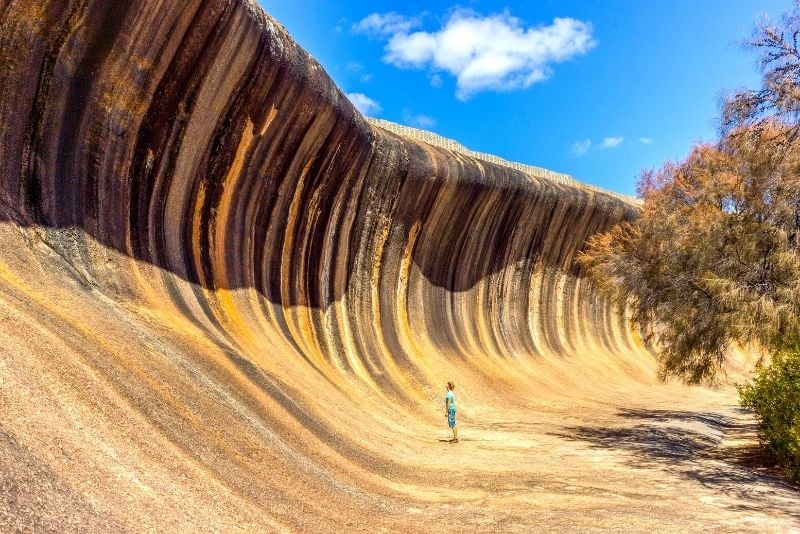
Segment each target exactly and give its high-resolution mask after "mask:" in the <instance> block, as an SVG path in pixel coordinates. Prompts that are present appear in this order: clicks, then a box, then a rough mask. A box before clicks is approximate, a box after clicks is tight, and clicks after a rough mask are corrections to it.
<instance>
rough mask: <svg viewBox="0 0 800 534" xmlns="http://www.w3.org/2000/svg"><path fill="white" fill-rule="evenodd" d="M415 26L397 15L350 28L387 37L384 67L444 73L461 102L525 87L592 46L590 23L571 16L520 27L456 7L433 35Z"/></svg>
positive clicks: (497, 16)
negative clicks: (453, 82)
mask: <svg viewBox="0 0 800 534" xmlns="http://www.w3.org/2000/svg"><path fill="white" fill-rule="evenodd" d="M417 25H418V19H407V18H404V17H401V16H400V15H397V13H386V14H383V15H381V14H378V13H373V14H372V15H370V16H369V17H367V18H365V19H364V20H362V21H361V22H359V23H358V24H356V25H355V26H354V28H356V29H357V31H360V32H362V33H367V34H371V35H378V36H383V37H384V38H386V39H388V42H387V44H386V47H385V52H386V54H385V55H384V58H383V59H384V61H385V62H386V63H390V64H392V65H395V66H397V67H402V68H420V69H421V68H429V69H432V70H433V71H434V72H441V71H443V72H447V73H450V74H451V75H453V76H454V77H455V78H456V88H457V93H456V94H457V96H458V98H459V99H462V100H466V99H468V98H470V97H471V96H472V95H474V94H476V93H479V92H481V91H510V90H516V89H522V88H525V87H529V86H530V85H532V84H534V83H536V82H539V81H542V80H545V79H546V78H548V77H549V76H550V75H551V72H552V67H551V65H552V64H554V63H558V62H561V61H566V60H568V59H570V58H572V57H575V56H577V55H581V54H585V53H586V52H588V51H589V50H590V49H591V48H592V47H594V46H595V44H596V42H595V41H594V39H593V38H592V26H591V24H589V23H588V22H583V21H580V20H576V19H572V18H556V19H554V20H553V23H552V24H550V25H549V26H544V25H542V26H537V27H527V28H526V27H525V26H524V25H523V23H522V21H521V20H520V19H518V18H516V17H513V16H511V15H510V14H509V13H508V12H504V13H500V14H495V15H489V16H485V17H484V16H481V15H479V14H477V13H476V12H474V11H471V10H465V9H457V10H455V11H453V12H452V13H451V15H450V16H449V18H448V19H447V20H446V21H445V24H444V26H443V27H442V28H441V29H439V30H438V31H434V32H426V31H417V32H413V33H411V29H413V28H414V27H416V26H417ZM432 79H435V78H432Z"/></svg>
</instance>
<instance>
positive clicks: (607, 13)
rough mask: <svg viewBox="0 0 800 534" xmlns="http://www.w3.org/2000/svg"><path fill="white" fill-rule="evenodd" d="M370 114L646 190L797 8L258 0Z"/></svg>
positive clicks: (633, 2)
mask: <svg viewBox="0 0 800 534" xmlns="http://www.w3.org/2000/svg"><path fill="white" fill-rule="evenodd" d="M260 2H261V5H262V6H263V7H264V8H265V9H266V10H267V12H268V13H270V14H271V15H272V16H273V17H275V18H276V19H277V20H278V22H280V23H281V24H283V25H284V26H285V27H286V29H287V30H288V31H289V33H291V35H292V36H293V37H294V39H295V40H296V41H297V42H298V43H300V45H301V46H303V47H304V48H305V49H306V50H307V51H308V52H309V53H311V54H312V55H313V56H314V57H315V58H316V59H317V60H318V61H319V62H320V63H321V64H322V65H323V67H324V68H325V69H326V70H327V71H328V73H329V74H330V75H331V77H332V78H333V79H334V80H335V81H336V83H337V84H338V85H339V86H340V87H341V88H342V90H343V91H344V92H345V93H347V94H349V95H351V99H352V100H354V101H355V102H356V103H357V104H358V105H359V106H360V107H361V108H362V109H365V110H366V111H367V112H368V114H369V115H372V116H376V117H380V118H383V119H387V120H390V121H394V122H399V123H402V124H408V125H410V126H416V127H421V128H424V129H427V130H431V131H434V132H436V133H439V134H441V135H443V136H445V137H449V138H452V139H455V140H457V141H459V142H461V143H462V144H464V145H466V146H467V147H469V148H470V149H472V150H478V151H481V152H489V153H492V154H496V155H498V156H501V157H503V158H506V159H509V160H513V161H519V162H522V163H528V164H532V165H538V166H541V167H546V168H548V169H551V170H554V171H558V172H565V173H568V174H571V175H572V176H574V177H575V178H577V179H579V180H582V181H584V182H588V183H592V184H595V185H598V186H601V187H605V188H608V189H611V190H614V191H618V192H621V193H627V194H633V193H634V191H635V183H636V178H637V176H638V175H639V173H640V171H641V170H642V169H645V168H652V167H660V166H661V165H662V164H663V162H664V161H667V160H680V159H683V158H684V157H685V156H686V154H687V153H688V151H689V149H690V147H691V146H692V144H693V143H695V142H697V141H700V140H711V139H713V138H714V136H715V132H716V123H715V120H716V117H717V116H718V107H717V104H718V101H719V98H720V96H721V94H722V93H723V92H724V91H726V90H732V89H735V88H737V87H742V86H749V87H755V86H756V85H757V84H758V81H759V75H758V71H757V68H756V63H755V55H754V54H753V53H752V52H748V51H745V50H742V47H741V45H740V43H741V41H742V40H743V39H745V38H747V37H749V36H750V35H751V34H752V31H753V28H754V26H755V23H756V22H757V21H758V20H759V18H760V17H762V16H769V17H771V18H773V19H777V18H778V17H779V16H780V15H781V14H782V13H783V12H785V11H787V10H788V9H789V8H790V7H791V5H792V1H791V0H759V1H754V0H674V1H666V0H604V1H595V0H565V1H555V0H536V1H528V2H526V1H518V2H503V1H496V0H472V1H470V0H467V1H464V2H461V3H450V2H433V1H426V2H421V1H415V0H410V1H407V2H381V1H369V2H367V1H362V0H340V1H330V2H328V1H319V2H305V3H304V2H297V1H293V2H287V1H283V0H260Z"/></svg>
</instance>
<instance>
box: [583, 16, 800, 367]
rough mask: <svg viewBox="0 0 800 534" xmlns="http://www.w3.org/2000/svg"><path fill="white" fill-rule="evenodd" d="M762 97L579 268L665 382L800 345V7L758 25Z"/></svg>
mask: <svg viewBox="0 0 800 534" xmlns="http://www.w3.org/2000/svg"><path fill="white" fill-rule="evenodd" d="M749 44H750V46H751V47H753V48H754V49H755V50H757V51H759V53H760V56H761V58H760V64H761V67H762V74H763V78H762V86H761V88H760V89H757V90H754V91H749V90H745V91H740V92H738V93H736V94H734V95H732V96H730V97H729V98H728V99H726V100H725V101H724V102H723V103H722V110H721V111H722V121H721V124H720V134H721V136H720V139H719V140H718V141H717V142H716V143H713V144H700V145H697V146H695V147H694V148H693V149H692V151H691V153H690V154H689V156H688V157H687V158H686V160H684V161H682V162H679V163H667V164H665V165H664V166H663V167H662V168H661V169H660V170H658V171H649V172H645V173H644V174H643V175H642V177H641V179H640V181H639V194H640V196H641V197H642V198H643V199H644V205H643V208H642V211H641V213H640V216H639V217H638V218H637V219H636V220H634V221H629V222H624V223H622V224H619V225H617V226H616V227H614V228H612V229H611V230H609V231H608V232H606V233H604V234H598V235H595V236H593V237H592V238H591V239H590V240H589V242H588V243H587V247H586V249H585V250H584V251H583V252H582V253H581V254H580V255H579V257H578V261H579V262H580V264H581V265H582V266H583V267H584V268H585V269H586V270H587V271H588V272H589V274H591V275H592V277H593V278H594V280H595V281H596V282H597V284H598V286H599V287H600V289H602V290H605V291H606V292H607V293H609V294H611V295H612V296H614V297H615V298H616V299H617V300H618V302H619V303H620V304H621V305H624V306H625V307H626V308H627V309H628V310H629V311H630V313H631V317H632V319H633V321H634V322H636V323H638V324H639V325H640V326H641V327H642V331H643V333H644V337H645V340H646V342H647V343H648V344H649V345H650V346H651V347H653V348H654V349H656V350H657V352H658V353H659V354H660V356H661V363H662V373H663V375H676V376H680V377H682V378H684V379H685V380H687V381H688V382H702V381H711V380H713V379H714V377H715V375H717V374H718V371H719V370H720V369H722V368H723V367H724V365H723V364H724V361H725V356H726V354H727V353H728V349H729V347H730V346H731V345H732V344H738V345H739V346H752V345H756V346H759V347H758V348H759V349H767V350H768V351H774V350H776V349H777V348H778V347H780V345H781V340H782V339H786V338H790V337H795V336H798V335H800V48H798V46H799V45H800V4H798V6H797V7H796V8H795V9H794V11H792V12H791V13H790V14H789V15H787V16H785V17H784V18H783V19H782V20H781V22H780V23H778V24H777V25H770V24H768V23H765V24H763V25H762V26H761V27H759V29H758V30H757V32H756V35H755V37H754V38H753V40H751V41H750V43H749Z"/></svg>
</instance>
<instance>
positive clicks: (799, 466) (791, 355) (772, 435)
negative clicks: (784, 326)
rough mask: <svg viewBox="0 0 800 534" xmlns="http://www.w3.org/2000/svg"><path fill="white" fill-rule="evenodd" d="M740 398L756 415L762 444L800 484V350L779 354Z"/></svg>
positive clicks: (746, 388) (741, 393)
mask: <svg viewBox="0 0 800 534" xmlns="http://www.w3.org/2000/svg"><path fill="white" fill-rule="evenodd" d="M739 396H740V397H741V402H742V406H745V407H747V408H752V409H753V411H755V413H756V417H757V419H758V422H759V432H760V435H761V440H762V443H763V444H764V445H765V446H766V447H767V449H768V450H769V451H770V452H771V453H772V454H773V455H774V456H775V458H776V460H777V461H778V464H779V465H780V466H781V467H782V468H783V469H784V470H785V472H786V475H787V477H788V478H789V479H790V480H792V481H793V482H796V483H800V350H798V349H797V348H794V349H789V350H783V351H780V352H779V353H778V354H777V355H776V356H775V358H774V359H773V361H772V364H771V365H770V366H768V367H760V368H759V369H758V370H757V371H756V377H755V379H754V380H753V382H751V383H750V384H747V385H745V386H743V387H740V388H739Z"/></svg>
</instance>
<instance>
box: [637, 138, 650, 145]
mask: <svg viewBox="0 0 800 534" xmlns="http://www.w3.org/2000/svg"><path fill="white" fill-rule="evenodd" d="M639 142H640V143H641V144H643V145H649V144H650V143H652V142H653V140H652V139H650V138H649V137H640V138H639Z"/></svg>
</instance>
